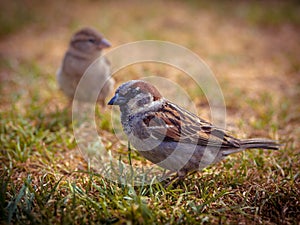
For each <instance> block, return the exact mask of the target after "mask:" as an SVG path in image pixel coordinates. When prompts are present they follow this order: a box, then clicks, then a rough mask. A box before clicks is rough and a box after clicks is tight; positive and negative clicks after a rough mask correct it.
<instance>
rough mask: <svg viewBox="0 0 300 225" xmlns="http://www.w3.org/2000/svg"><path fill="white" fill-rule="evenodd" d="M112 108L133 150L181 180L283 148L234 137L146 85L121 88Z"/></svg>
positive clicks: (134, 83)
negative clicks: (233, 159)
mask: <svg viewBox="0 0 300 225" xmlns="http://www.w3.org/2000/svg"><path fill="white" fill-rule="evenodd" d="M108 105H119V107H120V110H121V123H122V126H123V130H124V132H125V134H126V135H127V136H128V140H129V142H130V143H131V144H132V145H133V147H135V148H136V149H137V151H138V152H139V153H140V154H141V155H142V156H144V157H145V158H146V159H148V160H150V161H151V162H153V163H155V164H157V165H159V166H161V167H163V168H165V169H168V170H170V171H171V172H177V176H178V177H179V178H180V179H182V178H184V177H185V176H186V175H187V174H188V173H190V172H195V171H197V170H200V169H203V168H205V167H207V166H208V165H210V164H213V163H216V162H219V161H220V160H222V159H224V158H225V157H226V156H228V155H230V154H232V153H236V152H240V151H243V150H245V149H251V148H262V149H273V150H277V149H279V145H278V144H277V143H276V142H275V141H273V140H268V139H246V140H240V139H237V138H235V137H232V136H231V135H229V134H228V133H227V132H226V131H225V130H223V129H220V128H218V127H216V126H214V125H212V124H211V123H209V122H207V121H205V120H203V119H201V118H199V117H198V116H196V115H194V114H193V113H191V112H189V111H187V110H185V109H183V108H181V107H180V106H178V105H176V104H174V103H172V102H170V101H168V100H167V99H165V98H164V97H163V96H162V95H161V94H160V93H159V91H158V90H157V89H156V88H155V87H154V86H153V85H151V84H150V83H147V82H145V81H141V80H132V81H129V82H126V83H124V84H122V85H121V86H120V87H119V88H118V89H117V91H116V92H115V96H114V97H113V98H112V99H111V100H110V101H109V102H108Z"/></svg>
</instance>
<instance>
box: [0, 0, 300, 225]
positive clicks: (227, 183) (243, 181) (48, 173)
mask: <svg viewBox="0 0 300 225" xmlns="http://www.w3.org/2000/svg"><path fill="white" fill-rule="evenodd" d="M119 3H120V4H122V7H123V9H124V11H127V12H128V15H132V16H128V17H123V16H122V15H119V16H116V15H118V13H119V10H118V9H117V7H116V5H115V4H116V3H105V4H104V3H101V4H102V5H101V7H100V8H99V5H98V4H100V3H98V2H94V1H88V3H86V2H83V1H75V2H74V3H73V4H72V5H68V4H67V3H61V4H62V5H61V6H63V7H60V5H53V4H51V3H47V4H48V5H47V4H45V6H44V7H43V6H42V5H39V4H38V3H34V4H33V6H34V9H33V11H32V14H30V17H31V18H41V16H43V20H41V21H40V22H39V23H38V22H37V21H35V22H34V21H33V20H31V19H28V20H27V19H26V18H27V16H26V15H23V14H22V13H20V14H19V13H18V12H19V11H20V10H23V9H24V7H23V3H20V4H17V3H7V5H4V6H5V7H6V8H9V9H11V10H12V11H10V12H5V13H6V14H9V15H18V17H17V18H16V19H15V20H13V19H12V17H10V18H5V19H6V20H7V19H9V20H11V22H6V21H5V20H4V19H3V18H2V17H1V18H0V23H1V24H2V23H3V24H5V25H6V26H7V27H8V28H7V27H6V28H5V27H4V28H3V27H2V26H1V32H0V35H1V36H2V38H1V40H0V57H1V61H0V81H1V82H0V93H1V94H0V101H1V105H0V161H1V167H0V221H1V224H216V223H219V224H237V223H245V224H297V223H299V222H298V221H299V220H300V217H299V215H300V210H299V208H300V207H299V205H300V199H299V196H300V172H299V163H300V151H299V135H300V130H299V122H300V117H299V100H298V96H299V93H300V89H299V87H300V86H299V83H300V82H299V78H298V77H299V68H300V64H299V62H298V61H297V60H296V59H297V58H299V52H300V51H298V45H297V41H295V40H298V35H297V34H298V32H299V28H291V30H289V29H288V28H286V25H287V24H288V25H289V26H288V27H293V26H294V25H295V24H297V23H298V22H297V21H298V19H297V18H296V17H295V18H294V16H293V18H292V15H296V14H295V12H296V11H297V10H298V8H297V7H296V6H295V4H296V3H294V2H291V3H290V4H289V3H284V7H283V8H276V7H275V6H274V3H272V7H273V8H272V10H271V11H270V12H267V13H266V15H265V14H264V13H263V12H264V11H263V10H266V9H267V8H268V6H267V5H265V3H264V4H262V8H259V7H258V5H259V3H257V2H254V3H253V2H251V3H246V2H243V3H237V4H234V3H230V2H226V3H223V4H221V5H219V4H216V3H215V2H213V3H211V4H208V3H202V4H200V5H199V4H198V3H196V2H194V1H189V3H183V2H180V1H176V2H172V3H171V2H169V3H165V4H166V5H164V4H162V3H160V2H155V3H153V5H147V6H146V5H144V4H145V3H140V2H135V3H136V4H135V5H134V7H133V6H132V3H130V2H127V1H125V2H122V3H121V2H119ZM1 4H3V3H1ZM35 4H37V6H36V5H35ZM207 4H208V5H207ZM281 4H283V3H281ZM66 5H67V6H68V7H69V8H70V10H69V11H70V12H72V13H69V11H68V12H66V15H64V16H59V14H58V13H57V15H56V14H53V13H55V12H56V9H60V8H64V7H66ZM46 6H47V7H46ZM292 6H295V7H294V8H293V7H292ZM224 7H225V8H226V7H228V8H232V9H233V12H234V13H233V14H232V15H228V12H227V13H226V12H224V10H223V9H224ZM291 7H292V8H293V9H291V11H289V10H290V8H291ZM83 9H84V10H83ZM145 9H147V10H145ZM101 10H103V15H102V16H103V17H104V18H103V21H104V22H103V23H104V25H103V27H101V23H98V22H97V23H96V22H95V21H99V17H98V16H99V12H100V11H101ZM167 10H168V11H169V12H170V13H165V12H166V11H167ZM243 10H244V11H245V10H246V11H247V13H242V14H240V12H241V11H243ZM221 11H222V13H220V12H221ZM108 12H110V13H108ZM288 12H291V16H290V17H285V16H284V15H287V14H288ZM24 13H25V14H26V12H25V11H24ZM82 13H84V15H85V16H84V18H82V16H80V15H81V14H82ZM273 13H274V14H276V18H275V19H274V21H275V22H274V23H273V22H272V21H273V19H270V15H271V14H272V15H273ZM172 15H179V16H180V18H182V21H183V22H181V21H178V20H177V17H174V16H172ZM264 15H265V16H264ZM53 17H55V18H57V21H60V23H61V24H59V25H58V24H57V22H55V24H54V21H53ZM24 18H25V19H24ZM150 18H151V19H152V20H154V21H155V23H151V22H145V26H143V27H141V26H140V24H138V23H137V21H136V20H137V19H141V20H143V21H150V20H149V19H150ZM23 20H24V23H23V22H21V21H23ZM81 20H83V21H81ZM110 21H112V23H113V24H114V26H110ZM199 21H201V26H199ZM86 23H88V24H91V25H94V26H96V27H98V28H103V29H104V31H105V36H107V37H111V39H112V40H113V41H112V42H113V43H117V44H122V43H126V42H127V41H129V40H131V41H132V40H140V39H146V38H149V37H150V38H151V37H158V38H161V39H163V40H170V41H174V42H176V43H179V44H180V43H181V44H183V43H184V44H185V46H193V48H192V49H191V50H193V51H195V52H196V53H198V54H199V55H201V56H202V57H203V58H205V59H207V62H208V64H209V65H210V67H211V68H212V69H213V70H214V71H215V74H216V78H217V79H218V81H219V83H220V85H221V87H222V91H223V93H224V97H225V100H226V106H227V117H228V124H229V128H228V129H229V130H232V131H233V132H234V133H235V134H236V136H239V137H246V136H247V137H258V136H261V137H270V138H274V139H279V140H280V141H281V143H282V148H281V150H279V151H263V150H253V151H250V150H249V151H245V152H242V153H238V154H235V155H232V156H230V157H228V158H227V159H226V160H224V161H222V162H220V163H218V164H216V165H213V166H211V167H208V168H206V169H204V170H203V171H201V172H199V173H196V174H194V175H191V176H190V177H188V178H187V179H185V180H184V181H182V182H177V183H174V184H173V185H170V186H168V187H166V186H165V184H166V183H167V181H164V182H154V181H153V182H150V183H149V184H146V183H145V180H143V179H144V177H145V176H146V173H147V171H141V172H140V173H139V175H140V178H141V179H140V180H139V181H133V180H131V179H129V178H130V177H129V178H128V177H124V176H121V175H120V174H119V172H122V171H123V170H124V167H123V164H121V163H120V161H119V160H117V162H116V164H115V165H116V167H115V170H114V172H115V173H116V176H117V178H118V179H120V180H121V179H123V181H124V183H123V184H120V183H116V182H112V181H111V180H109V179H108V178H107V177H105V176H103V174H101V173H99V172H98V171H96V170H94V169H93V167H92V163H91V162H88V161H86V160H84V157H83V155H82V154H81V152H80V151H79V150H78V145H77V143H76V140H75V138H74V133H73V124H72V120H71V112H70V109H68V108H66V106H67V99H65V98H64V97H63V95H62V93H60V92H58V91H57V85H56V81H55V76H54V74H55V70H56V68H57V66H58V65H59V63H60V60H61V57H62V54H63V51H64V50H65V48H66V46H65V45H66V42H65V41H67V40H68V38H69V36H70V33H71V30H72V31H73V30H74V29H75V28H77V27H78V26H82V25H86ZM185 24H186V26H185ZM249 24H250V25H249ZM125 25H126V26H127V27H128V30H129V31H132V32H129V33H128V32H126V30H124V27H126V26H125ZM24 26H25V27H26V29H28V31H29V34H28V31H27V32H26V31H25V30H26V29H25V30H22V29H23V28H24ZM226 26H227V28H228V30H226V32H225V33H223V31H222V28H223V27H226ZM270 26H271V27H272V29H266V30H265V28H266V27H267V28H269V27H270ZM54 27H55V29H54ZM170 27H171V28H170ZM176 27H179V28H178V29H177V28H176ZM21 28H22V29H21ZM277 29H279V30H281V29H286V30H285V32H277V31H278V30H277ZM293 29H295V30H293ZM57 30H59V32H57ZM183 30H184V32H182V31H183ZM272 30H273V31H272ZM53 31H55V32H54V33H55V36H54V37H53V36H52V35H53ZM144 31H147V32H144ZM212 31H213V32H212ZM30 32H32V33H30ZM270 32H271V33H270ZM272 32H274V33H272ZM286 32H287V33H288V36H285V34H286ZM236 34H239V35H236ZM244 34H246V35H245V36H243V35H244ZM228 36H230V37H231V38H230V39H228V38H227V37H228ZM3 37H5V38H3ZM40 37H42V38H43V39H42V40H43V41H45V42H43V43H47V45H46V44H45V45H44V44H42V45H40V41H41V39H39V38H40ZM287 37H288V40H289V42H285V40H287V39H286V38H287ZM108 39H110V38H108ZM16 40H22V41H23V42H22V43H25V44H24V45H21V46H20V45H18V46H17V48H15V47H14V46H15V45H14V43H19V42H16ZM279 40H280V41H279ZM281 40H282V41H281ZM117 44H115V45H117ZM7 46H10V48H9V49H8V48H7ZM45 46H46V47H47V49H45ZM52 46H54V47H52ZM56 46H58V47H57V48H56ZM249 46H250V48H249ZM270 46H271V47H270ZM216 56H221V57H216ZM261 62H263V64H261ZM153 74H154V75H155V74H160V75H163V76H164V78H167V79H170V80H172V81H173V82H176V83H177V84H179V85H181V84H185V85H181V86H182V87H183V88H184V89H187V90H186V92H187V93H188V94H189V95H190V96H191V98H192V99H193V101H194V102H196V105H197V110H198V112H199V114H201V115H202V114H203V115H204V114H205V115H206V114H207V111H209V108H208V106H207V104H206V99H205V97H204V94H203V92H202V91H201V90H199V89H197V88H196V87H195V85H194V83H193V82H192V81H191V80H190V79H189V78H186V77H184V76H182V75H181V73H180V72H179V71H176V70H174V69H171V68H169V67H163V66H162V65H161V64H160V65H158V66H156V65H154V64H149V63H148V64H143V65H141V66H132V67H130V68H126V69H124V70H122V71H120V72H119V73H118V74H116V79H117V82H118V84H119V83H121V82H123V81H126V80H129V79H136V78H139V77H141V76H143V75H149V76H151V75H153ZM110 112H111V110H110V109H109V108H108V109H106V110H105V111H103V110H102V109H101V108H97V110H96V116H97V125H98V129H99V130H98V132H99V134H100V135H101V137H102V141H103V144H104V146H105V147H106V148H107V149H108V150H109V151H110V153H111V154H114V155H115V156H117V159H120V160H123V161H124V162H128V163H129V161H130V162H131V163H132V165H141V164H144V165H149V162H147V161H146V160H144V159H143V158H141V157H140V156H139V155H138V154H137V153H136V152H135V151H132V152H131V153H130V154H128V147H127V145H126V142H125V143H121V142H120V141H119V140H118V139H117V138H116V136H115V134H116V133H117V132H119V131H116V130H113V126H112V124H111V118H110ZM95 146H96V147H95ZM95 146H92V145H91V148H96V150H97V148H98V147H97V145H95ZM93 150H95V149H91V151H93ZM129 155H130V157H129ZM135 182H141V183H139V184H140V185H138V186H136V185H135V184H136V183H135Z"/></svg>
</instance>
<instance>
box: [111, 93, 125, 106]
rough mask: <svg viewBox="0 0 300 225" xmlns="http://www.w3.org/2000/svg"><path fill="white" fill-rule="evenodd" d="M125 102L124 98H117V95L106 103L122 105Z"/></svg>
mask: <svg viewBox="0 0 300 225" xmlns="http://www.w3.org/2000/svg"><path fill="white" fill-rule="evenodd" d="M126 102H127V100H126V98H124V97H122V96H119V94H118V93H116V94H115V96H114V97H113V98H112V99H111V100H110V101H109V102H108V103H107V105H123V104H125V103H126Z"/></svg>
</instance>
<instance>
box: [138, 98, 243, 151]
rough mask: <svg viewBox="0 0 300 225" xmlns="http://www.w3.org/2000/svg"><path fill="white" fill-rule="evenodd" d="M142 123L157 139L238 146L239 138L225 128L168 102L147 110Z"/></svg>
mask: <svg viewBox="0 0 300 225" xmlns="http://www.w3.org/2000/svg"><path fill="white" fill-rule="evenodd" d="M143 123H144V125H145V126H146V127H147V132H148V133H149V134H150V135H152V137H154V138H156V139H159V140H164V141H170V142H181V143H189V144H195V145H202V146H216V147H222V148H238V147H240V143H239V140H238V139H236V138H234V137H232V136H230V135H229V134H227V133H226V131H225V130H223V129H220V128H217V127H215V126H213V125H212V124H211V123H209V122H206V121H205V120H202V119H201V118H199V117H198V116H196V115H194V114H192V113H190V112H188V111H187V110H185V109H183V108H180V107H179V106H177V105H175V104H173V103H170V102H166V103H165V104H164V106H163V107H161V109H160V110H157V111H153V112H148V113H147V114H146V116H145V117H144V119H143Z"/></svg>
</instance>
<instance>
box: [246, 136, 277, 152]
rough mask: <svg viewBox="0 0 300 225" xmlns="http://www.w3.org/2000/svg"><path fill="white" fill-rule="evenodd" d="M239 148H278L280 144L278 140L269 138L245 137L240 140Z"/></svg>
mask: <svg viewBox="0 0 300 225" xmlns="http://www.w3.org/2000/svg"><path fill="white" fill-rule="evenodd" d="M240 144H241V148H243V149H249V148H262V149H272V150H278V149H279V147H280V144H278V142H276V141H273V140H270V139H258V138H253V139H245V140H241V142H240Z"/></svg>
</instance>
